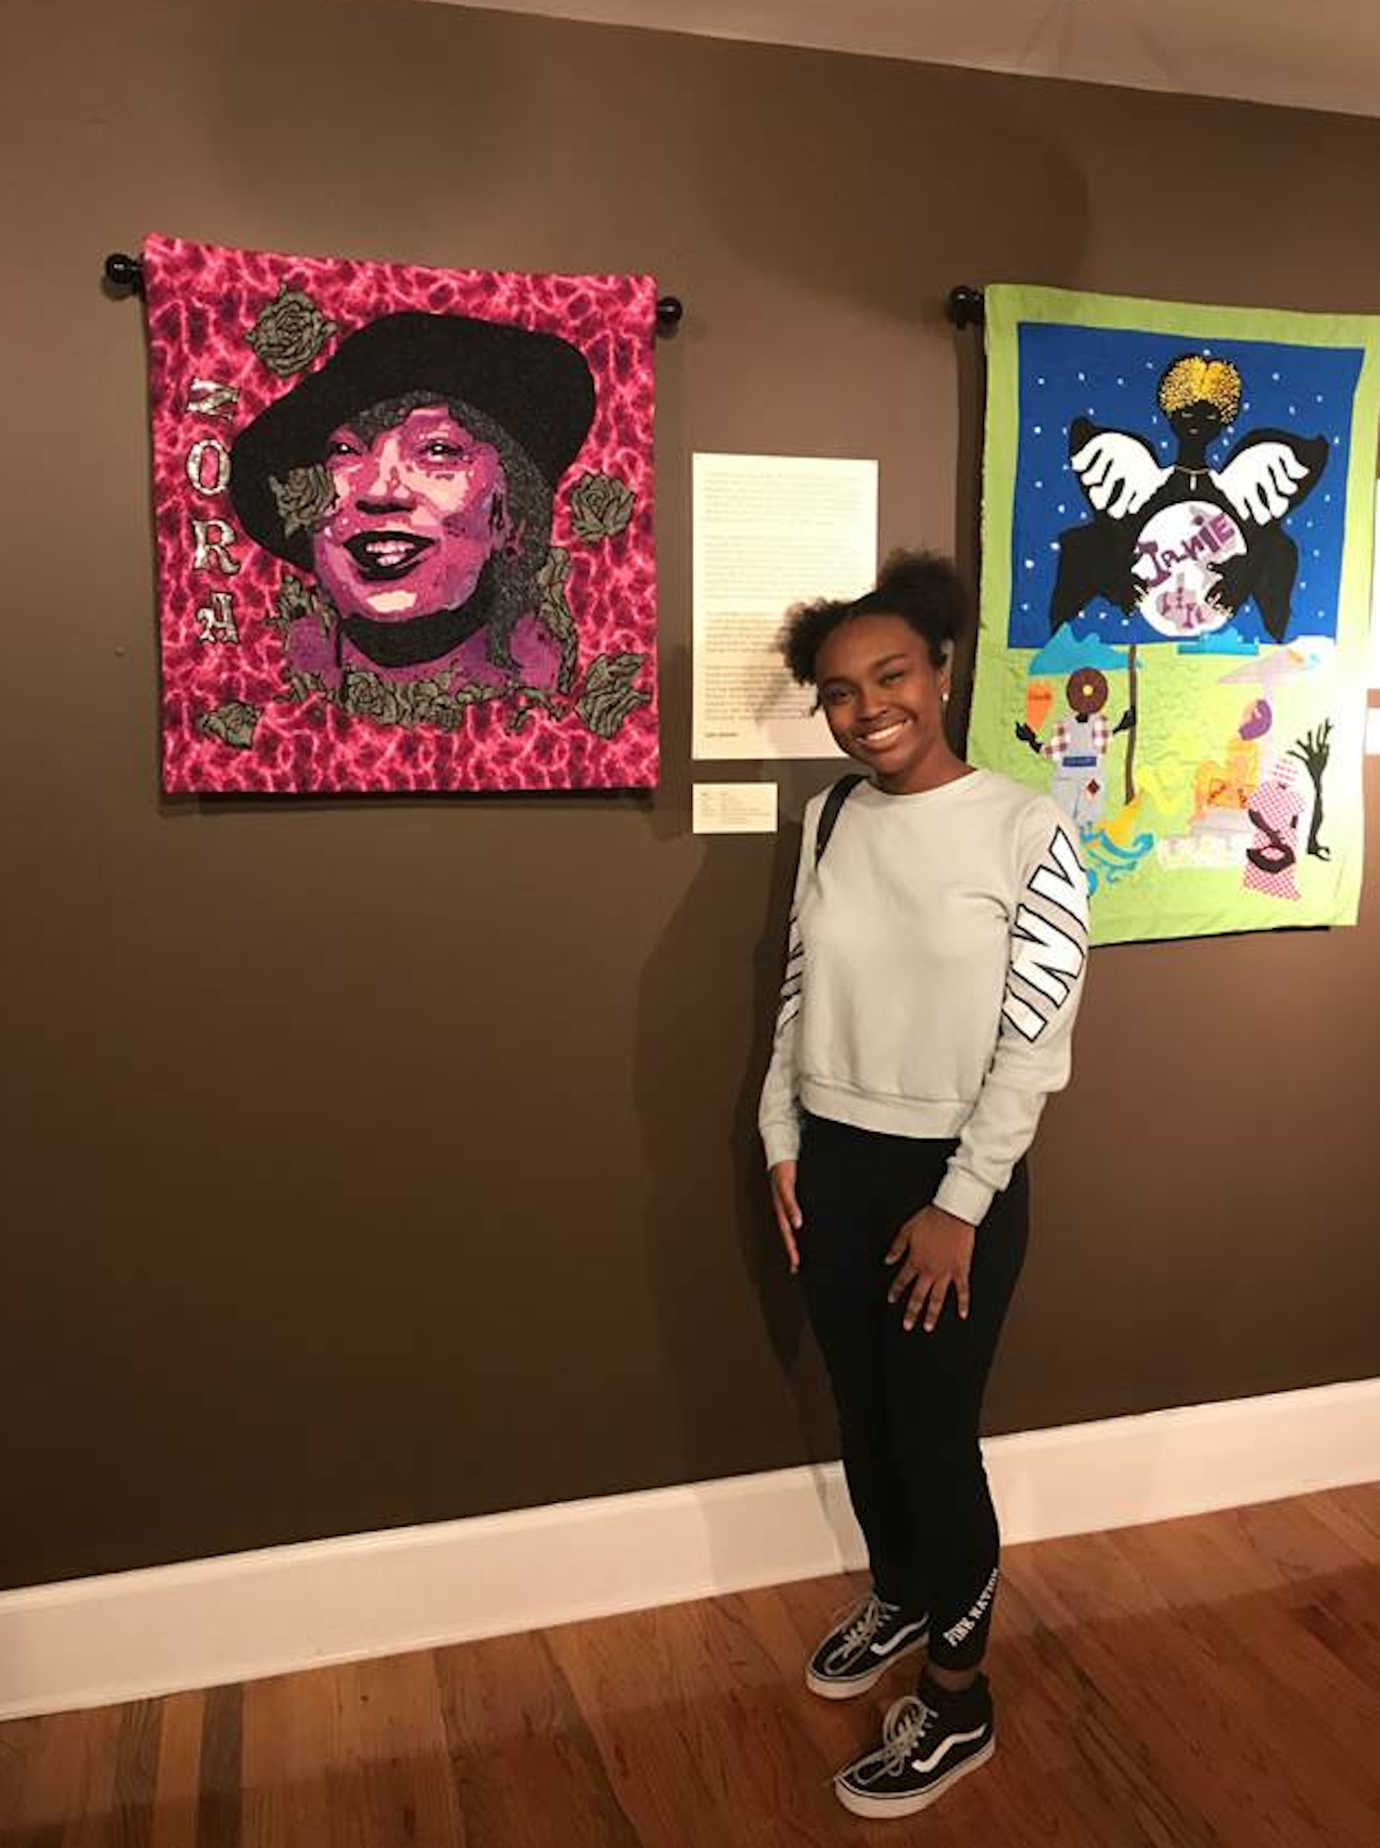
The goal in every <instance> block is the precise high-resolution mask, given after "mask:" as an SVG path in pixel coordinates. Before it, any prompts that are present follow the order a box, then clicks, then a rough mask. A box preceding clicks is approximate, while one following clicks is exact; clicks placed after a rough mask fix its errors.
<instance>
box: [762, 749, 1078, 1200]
mask: <svg viewBox="0 0 1380 1848" xmlns="http://www.w3.org/2000/svg"><path fill="white" fill-rule="evenodd" d="M823 804H824V797H823V796H822V795H820V796H816V797H815V798H814V799H813V800H812V801H811V802H810V803H809V805H808V807H807V808H806V810H805V832H804V838H803V840H802V841H801V848H800V868H799V871H798V872H797V874H796V882H795V905H794V908H793V909H792V912H791V928H790V940H789V946H788V950H787V960H786V979H785V982H784V983H783V985H782V989H781V1007H780V1011H779V1013H778V1015H777V1024H776V1044H775V1049H774V1051H773V1053H772V1061H771V1067H770V1069H769V1070H768V1072H767V1078H766V1083H765V1084H764V1085H763V1087H762V1102H761V1108H760V1111H759V1113H758V1123H759V1126H760V1128H761V1131H762V1140H763V1143H764V1144H765V1146H766V1153H767V1162H768V1165H769V1166H772V1165H774V1164H775V1163H777V1162H778V1161H789V1160H793V1159H794V1158H795V1156H796V1153H797V1151H798V1149H799V1146H800V1126H799V1112H800V1110H801V1109H802V1108H803V1109H805V1110H807V1111H809V1112H810V1113H811V1114H812V1115H814V1116H821V1117H829V1118H832V1119H833V1120H834V1121H835V1122H839V1123H851V1124H853V1125H855V1126H856V1127H857V1128H860V1129H870V1130H880V1131H882V1132H883V1133H885V1134H887V1135H892V1136H916V1137H932V1138H936V1139H947V1138H949V1137H955V1136H956V1137H957V1138H958V1147H957V1149H956V1150H955V1151H954V1154H953V1156H952V1157H951V1159H950V1161H949V1165H948V1171H947V1173H946V1174H945V1177H944V1179H943V1181H942V1182H941V1183H940V1187H939V1191H938V1193H937V1194H936V1195H935V1203H936V1204H937V1205H938V1206H941V1207H943V1208H944V1210H945V1211H946V1212H950V1213H953V1214H955V1215H956V1216H957V1217H958V1218H960V1219H966V1220H968V1221H969V1222H970V1223H971V1224H973V1225H977V1224H978V1223H979V1222H980V1221H981V1220H982V1218H983V1215H984V1214H985V1213H986V1211H987V1209H988V1207H989V1206H990V1205H991V1203H992V1197H993V1195H994V1194H996V1193H997V1192H999V1191H1000V1190H1001V1189H1002V1188H1004V1187H1005V1186H1006V1184H1007V1182H1008V1181H1009V1180H1010V1178H1011V1170H1012V1169H1013V1167H1014V1166H1015V1164H1016V1163H1017V1161H1018V1160H1019V1159H1020V1157H1021V1156H1022V1155H1023V1154H1024V1153H1025V1151H1026V1150H1027V1149H1028V1148H1029V1146H1030V1143H1031V1139H1032V1138H1033V1136H1034V1134H1035V1125H1036V1123H1037V1122H1038V1121H1039V1116H1040V1110H1041V1108H1042V1107H1043V1104H1044V1101H1045V1098H1046V1097H1047V1096H1048V1094H1049V1093H1050V1092H1051V1091H1058V1090H1060V1089H1062V1088H1063V1086H1064V1085H1065V1084H1067V1082H1068V1076H1069V1043H1070V1039H1071V1036H1072V1030H1073V1019H1074V1015H1075V1013H1076V1012H1077V1008H1078V1001H1079V995H1080V993H1081V990H1082V984H1083V971H1084V965H1085V963H1086V960H1087V925H1088V895H1087V884H1086V881H1085V878H1084V874H1083V869H1082V866H1081V864H1080V862H1079V858H1078V853H1077V850H1076V848H1075V847H1074V844H1073V841H1072V838H1071V837H1070V834H1069V829H1068V824H1067V822H1066V821H1065V819H1064V817H1063V815H1062V814H1061V813H1060V811H1059V810H1058V809H1057V808H1056V807H1055V806H1054V804H1053V803H1052V802H1051V801H1050V800H1049V798H1048V797H1047V796H1043V795H1041V794H1039V793H1038V792H1037V791H1035V790H1032V789H1027V788H1026V787H1025V786H1024V785H1022V784H1020V783H1016V782H1012V781H1011V780H1010V779H1008V778H1007V777H1004V776H998V775H997V774H995V772H993V771H990V770H976V771H973V772H972V773H971V774H970V775H967V776H963V777H960V778H959V779H958V781H957V782H953V783H945V784H944V785H943V786H942V787H941V788H939V789H931V790H925V791H923V792H922V793H921V794H919V795H913V796H889V795H886V794H885V793H884V792H883V791H882V790H880V789H878V788H877V787H876V786H875V785H874V784H872V783H861V784H859V785H858V787H857V788H856V789H854V790H853V792H852V793H851V795H850V796H849V797H848V799H847V801H846V802H845V803H844V805H843V807H842V809H841V810H840V811H839V815H838V820H837V822H836V824H835V827H834V832H833V835H832V837H831V839H830V840H829V843H828V845H827V847H826V849H825V852H824V857H823V859H822V860H821V861H820V864H819V867H818V870H816V868H815V834H816V830H817V829H818V826H819V817H820V810H821V809H822V807H823Z"/></svg>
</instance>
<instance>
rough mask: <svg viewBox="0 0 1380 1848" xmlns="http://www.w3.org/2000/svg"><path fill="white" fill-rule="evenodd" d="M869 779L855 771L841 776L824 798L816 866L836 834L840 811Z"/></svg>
mask: <svg viewBox="0 0 1380 1848" xmlns="http://www.w3.org/2000/svg"><path fill="white" fill-rule="evenodd" d="M866 781H867V778H866V777H865V776H863V775H861V774H860V772H858V771H856V770H853V771H850V772H849V774H848V775H847V776H841V777H840V778H839V780H838V782H837V783H835V785H834V787H833V788H832V789H831V790H830V791H829V793H828V795H827V796H826V797H825V798H824V807H823V808H822V809H821V810H820V811H819V826H818V828H817V829H816V830H815V865H816V866H818V865H819V863H820V861H821V860H822V859H823V858H824V849H825V848H826V847H827V846H828V845H829V836H830V835H831V834H832V833H833V832H834V823H835V822H836V821H837V820H838V818H839V810H840V809H841V808H842V807H843V805H844V803H845V802H846V801H847V800H848V798H849V797H850V796H851V795H852V793H853V791H854V790H855V789H856V788H857V787H858V784H859V783H865V782H866Z"/></svg>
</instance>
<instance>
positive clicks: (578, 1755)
mask: <svg viewBox="0 0 1380 1848" xmlns="http://www.w3.org/2000/svg"><path fill="white" fill-rule="evenodd" d="M435 1667H436V1676H437V1680H438V1683H439V1686H440V1696H441V1711H442V1714H443V1718H444V1725H445V1731H446V1739H447V1745H448V1749H449V1753H450V1762H451V1771H452V1775H453V1777H454V1779H455V1787H456V1790H457V1792H458V1794H459V1800H460V1813H461V1816H462V1818H463V1823H464V1840H465V1844H466V1848H548V1844H551V1843H560V1845H561V1848H638V1838H637V1834H636V1831H635V1830H634V1829H633V1828H632V1826H631V1824H630V1823H629V1821H628V1818H627V1817H626V1816H625V1815H624V1813H623V1810H622V1808H621V1807H620V1805H619V1802H618V1799H617V1797H616V1795H615V1794H614V1791H613V1789H612V1787H611V1785H610V1782H609V1779H608V1776H607V1774H606V1772H605V1769H604V1765H603V1763H602V1761H601V1759H600V1757H599V1753H598V1750H597V1748H596V1746H595V1744H594V1741H593V1739H592V1737H591V1736H590V1731H589V1727H588V1725H587V1724H586V1722H585V1719H584V1716H583V1715H582V1713H581V1712H580V1710H579V1707H578V1705H577V1704H576V1701H575V1699H574V1697H573V1696H572V1694H571V1691H570V1689H569V1687H568V1686H567V1684H566V1680H565V1677H564V1675H563V1674H562V1673H561V1670H560V1668H559V1666H558V1665H557V1663H556V1661H555V1659H554V1658H553V1656H552V1654H551V1651H550V1649H549V1648H548V1646H547V1642H546V1639H545V1637H544V1635H542V1634H541V1633H534V1634H531V1635H526V1636H504V1637H495V1638H493V1639H492V1640H490V1641H486V1642H482V1643H471V1644H468V1645H466V1646H464V1647H463V1648H455V1649H439V1650H437V1651H436V1656H435Z"/></svg>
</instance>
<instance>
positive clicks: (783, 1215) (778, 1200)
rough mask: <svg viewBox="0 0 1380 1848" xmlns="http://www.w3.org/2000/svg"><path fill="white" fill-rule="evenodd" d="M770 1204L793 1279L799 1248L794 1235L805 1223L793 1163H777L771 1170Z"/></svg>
mask: <svg viewBox="0 0 1380 1848" xmlns="http://www.w3.org/2000/svg"><path fill="white" fill-rule="evenodd" d="M771 1203H772V1205H773V1207H774V1208H775V1209H776V1229H777V1231H778V1232H780V1234H781V1243H782V1244H783V1245H784V1246H785V1247H786V1256H787V1257H788V1258H789V1259H790V1261H791V1275H792V1276H793V1277H794V1275H795V1273H796V1272H797V1271H798V1270H799V1269H800V1248H799V1247H798V1246H797V1244H796V1242H795V1235H796V1233H797V1232H799V1230H800V1228H801V1227H802V1226H803V1225H804V1223H805V1221H804V1219H803V1218H802V1217H801V1213H800V1206H799V1203H798V1201H797V1200H796V1197H795V1163H794V1162H793V1161H778V1162H777V1163H776V1165H775V1166H774V1167H773V1168H772V1170H771Z"/></svg>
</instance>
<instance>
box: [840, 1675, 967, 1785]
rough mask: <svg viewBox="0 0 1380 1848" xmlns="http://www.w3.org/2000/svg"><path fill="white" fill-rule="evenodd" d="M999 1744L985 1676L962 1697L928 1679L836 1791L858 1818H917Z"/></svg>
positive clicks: (898, 1705) (894, 1709)
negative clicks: (875, 1745) (931, 1684)
mask: <svg viewBox="0 0 1380 1848" xmlns="http://www.w3.org/2000/svg"><path fill="white" fill-rule="evenodd" d="M931 1703H933V1704H931ZM996 1749H997V1741H996V1738H995V1736H994V1734H993V1730H992V1696H991V1694H990V1693H989V1692H988V1688H987V1681H986V1677H985V1676H982V1675H979V1676H978V1678H977V1680H976V1681H975V1682H974V1683H973V1685H972V1687H970V1688H965V1689H964V1690H963V1691H962V1693H960V1694H950V1693H944V1692H941V1691H940V1690H938V1689H934V1688H931V1687H930V1686H929V1685H928V1684H927V1683H924V1682H922V1683H921V1692H920V1693H918V1694H907V1695H905V1696H904V1698H903V1699H901V1700H898V1701H896V1702H895V1703H894V1704H893V1705H892V1706H891V1708H890V1709H889V1710H888V1712H887V1716H886V1719H885V1720H884V1721H883V1723H882V1743H881V1744H880V1745H879V1746H878V1747H877V1748H876V1749H875V1750H874V1751H871V1752H866V1753H864V1754H863V1756H862V1757H861V1758H855V1759H854V1761H853V1763H852V1764H851V1765H845V1766H844V1768H843V1770H842V1771H840V1772H839V1774H838V1776H837V1777H836V1778H835V1779H834V1794H835V1795H836V1796H837V1797H838V1800H839V1802H840V1803H841V1804H842V1805H843V1807H844V1808H845V1809H847V1810H852V1812H853V1814H854V1815H855V1816H874V1817H876V1816H913V1815H914V1814H915V1812H916V1811H917V1810H922V1809H925V1808H926V1807H927V1806H928V1805H929V1804H931V1803H933V1802H934V1801H935V1799H936V1798H937V1797H942V1796H943V1794H944V1792H945V1791H946V1790H947V1789H948V1788H949V1786H950V1785H951V1784H956V1783H957V1782H958V1780H959V1778H961V1777H964V1776H966V1774H967V1773H968V1772H969V1771H976V1770H977V1768H978V1766H979V1765H985V1764H986V1763H987V1760H988V1759H989V1758H990V1757H991V1756H992V1754H993V1752H995V1751H996Z"/></svg>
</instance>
